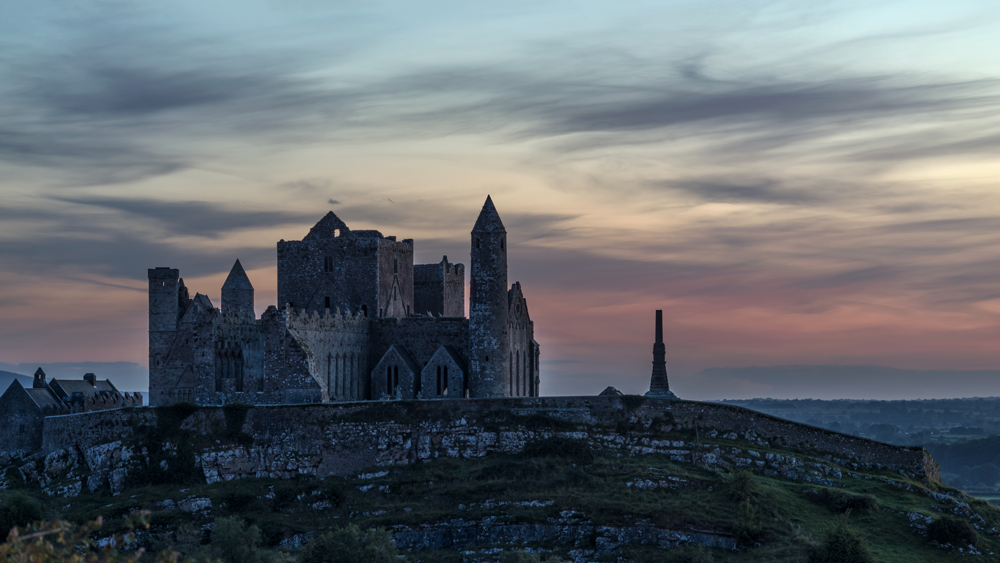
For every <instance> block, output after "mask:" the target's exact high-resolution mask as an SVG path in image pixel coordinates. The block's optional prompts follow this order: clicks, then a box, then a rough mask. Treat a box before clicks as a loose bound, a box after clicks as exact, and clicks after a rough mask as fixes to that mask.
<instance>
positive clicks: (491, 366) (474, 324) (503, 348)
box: [469, 196, 510, 397]
mask: <svg viewBox="0 0 1000 563" xmlns="http://www.w3.org/2000/svg"><path fill="white" fill-rule="evenodd" d="M507 312H508V311H507V230H506V229H505V228H504V226H503V222H502V221H501V220H500V215H499V214H497V210H496V207H494V206H493V200H492V199H490V197H489V196H486V203H485V204H483V210H482V211H480V212H479V219H477V220H476V225H475V226H474V227H473V228H472V261H471V274H470V276H469V356H470V357H469V360H470V362H469V371H470V377H469V396H470V397H507V396H509V395H510V382H509V372H510V360H509V358H508V354H509V352H510V334H509V333H508V332H507V330H508V329H507Z"/></svg>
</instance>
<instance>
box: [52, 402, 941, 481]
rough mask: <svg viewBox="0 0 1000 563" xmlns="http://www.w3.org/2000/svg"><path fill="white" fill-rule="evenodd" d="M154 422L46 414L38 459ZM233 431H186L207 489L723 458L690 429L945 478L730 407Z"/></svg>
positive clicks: (513, 407)
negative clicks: (486, 465)
mask: <svg viewBox="0 0 1000 563" xmlns="http://www.w3.org/2000/svg"><path fill="white" fill-rule="evenodd" d="M157 416H158V415H157V411H156V410H154V409H123V410H117V411H104V412H97V413H86V414H76V415H66V416H56V417H49V418H46V419H45V423H44V424H45V431H44V434H45V437H44V442H43V453H44V454H54V453H55V452H58V451H60V450H63V451H77V452H78V451H83V452H87V451H88V450H89V449H92V448H95V447H98V446H100V445H101V444H106V443H109V442H117V443H119V444H127V443H129V441H130V440H131V439H133V437H134V436H135V433H136V432H137V430H138V429H140V428H141V427H143V426H149V425H155V424H156V417H157ZM623 420H624V421H626V422H628V424H629V430H628V431H627V432H624V433H623V432H622V431H621V428H620V427H619V426H617V425H618V424H619V423H620V422H621V421H623ZM544 421H554V422H555V425H550V424H547V423H545V422H544ZM226 424H227V422H226V417H225V415H224V412H223V409H222V408H219V407H203V408H200V409H198V410H197V411H196V412H195V413H194V414H192V415H191V416H189V417H188V418H187V419H186V420H185V421H184V423H183V425H182V427H183V428H185V429H188V430H194V431H196V433H197V434H200V435H205V436H207V437H209V438H212V439H211V440H207V443H208V445H206V446H205V447H204V448H203V449H202V450H201V451H199V453H198V463H199V465H200V466H201V469H202V470H203V471H204V473H205V476H206V479H207V480H208V481H213V480H228V479H233V478H241V477H265V476H267V477H276V478H289V477H294V476H297V475H308V476H315V477H325V476H329V475H348V474H351V473H354V472H356V471H359V470H360V469H363V468H365V467H370V466H376V465H395V464H401V463H402V464H405V463H411V462H413V461H416V460H418V459H430V458H436V457H479V456H482V455H485V454H487V453H490V452H505V453H516V452H518V451H520V450H521V449H522V448H523V447H524V446H525V444H527V443H529V442H532V441H536V440H540V439H544V438H547V437H553V436H556V437H563V438H570V439H579V440H585V441H588V442H589V443H590V444H591V445H592V446H593V447H598V448H606V449H610V450H613V452H617V455H645V454H663V455H670V456H671V457H672V458H673V457H678V456H679V457H678V459H679V460H680V461H689V462H698V460H705V459H709V457H708V456H712V455H715V456H718V455H719V454H718V447H715V446H709V447H705V446H695V444H698V443H700V442H699V438H693V439H692V443H690V444H686V445H685V446H684V447H685V448H687V449H685V450H678V449H677V448H676V446H674V445H671V444H672V443H671V442H670V441H669V440H662V439H658V438H657V435H658V434H660V433H662V432H664V431H676V430H688V431H691V432H692V434H694V435H695V436H700V440H705V439H707V438H708V436H709V433H710V432H711V431H715V432H717V433H718V434H716V436H719V437H722V436H724V435H726V434H729V433H736V434H737V435H738V436H739V438H740V439H743V440H750V441H752V442H756V443H758V444H760V446H761V447H762V448H767V447H769V446H773V447H776V448H786V449H794V450H803V451H805V452H806V453H807V454H809V455H813V456H817V457H824V458H827V459H830V460H832V461H834V462H837V463H840V464H843V465H844V466H847V467H852V466H854V467H857V468H868V469H870V468H881V469H887V470H891V471H894V472H899V473H903V474H905V475H908V476H911V477H913V478H916V479H919V480H922V481H924V482H928V483H929V482H938V481H940V472H939V469H938V467H937V464H936V463H935V462H934V460H933V459H932V458H931V457H930V456H929V455H928V454H927V453H926V451H925V450H924V449H923V448H910V447H900V446H893V445H890V444H884V443H880V442H875V441H872V440H867V439H864V438H857V437H854V436H849V435H845V434H839V433H836V432H830V431H827V430H823V429H821V428H815V427H811V426H808V425H805V424H800V423H796V422H791V421H787V420H782V419H779V418H776V417H772V416H769V415H765V414H761V413H758V412H754V411H750V410H747V409H743V408H740V407H733V406H729V405H719V404H713V403H697V402H687V401H669V400H663V399H650V398H647V399H641V398H639V397H634V396H625V397H551V398H550V397H546V398H519V399H480V400H434V401H393V402H381V403H370V402H359V403H343V404H316V405H296V406H291V405H279V406H258V407H254V408H250V409H249V410H248V411H247V415H246V418H245V422H244V424H243V427H242V429H241V431H242V433H243V435H244V436H246V438H247V441H244V442H243V443H242V444H240V445H238V446H234V445H232V444H228V445H227V444H226V443H225V441H223V443H222V444H221V445H215V442H214V437H215V436H217V435H219V432H220V429H225V428H226ZM232 430H233V429H230V432H232ZM714 441H716V442H717V441H718V440H717V439H716V440H714ZM712 448H715V452H714V453H713V450H712ZM779 457H780V456H779ZM748 463H751V460H748ZM753 463H757V462H753ZM760 463H763V462H760ZM761 467H763V465H762V466H761Z"/></svg>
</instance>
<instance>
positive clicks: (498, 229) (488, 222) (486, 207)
mask: <svg viewBox="0 0 1000 563" xmlns="http://www.w3.org/2000/svg"><path fill="white" fill-rule="evenodd" d="M472 232H474V233H476V232H479V233H506V232H507V229H505V228H504V226H503V221H501V220H500V214H499V213H497V208H496V207H494V206H493V199H492V198H490V196H486V203H484V204H483V210H482V211H480V212H479V218H478V219H476V226H475V227H472Z"/></svg>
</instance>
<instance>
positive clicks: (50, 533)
mask: <svg viewBox="0 0 1000 563" xmlns="http://www.w3.org/2000/svg"><path fill="white" fill-rule="evenodd" d="M101 526H102V522H101V520H100V519H97V520H96V521H94V522H90V523H87V524H84V525H82V526H77V525H75V524H70V523H69V522H40V523H38V525H37V526H31V527H28V528H27V529H25V530H24V532H25V535H24V537H23V538H22V537H21V536H20V532H21V530H20V529H18V530H17V531H16V532H14V533H12V534H10V535H9V536H8V537H7V542H6V543H4V544H0V561H31V562H32V563H65V562H67V561H86V562H87V563H139V556H140V554H141V552H134V551H132V552H129V551H127V550H123V551H124V552H119V551H118V549H117V548H116V547H115V546H119V545H128V544H132V543H134V542H135V539H136V538H135V534H134V533H133V530H134V529H136V528H149V513H136V514H133V515H132V516H130V517H129V518H127V519H126V521H125V528H126V530H127V531H126V533H125V534H114V535H113V536H111V538H109V539H110V540H111V541H108V542H106V543H105V544H104V545H103V546H100V545H98V544H97V542H96V541H94V540H93V539H92V538H93V536H94V535H95V534H96V533H97V532H98V531H100V529H101ZM143 560H144V561H146V562H147V563H177V561H178V559H177V553H176V552H174V551H171V550H167V551H164V552H162V553H160V554H159V555H157V556H155V557H149V556H148V555H147V556H146V557H144V558H143Z"/></svg>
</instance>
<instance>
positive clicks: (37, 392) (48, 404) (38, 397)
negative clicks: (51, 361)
mask: <svg viewBox="0 0 1000 563" xmlns="http://www.w3.org/2000/svg"><path fill="white" fill-rule="evenodd" d="M24 392H25V393H27V394H28V396H29V397H31V400H32V401H34V402H35V404H36V405H38V408H40V409H46V408H49V409H53V410H57V411H62V410H65V409H66V405H64V404H63V403H62V401H60V400H59V397H56V394H55V393H53V392H52V391H51V390H50V389H49V388H48V387H42V388H40V389H25V390H24Z"/></svg>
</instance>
